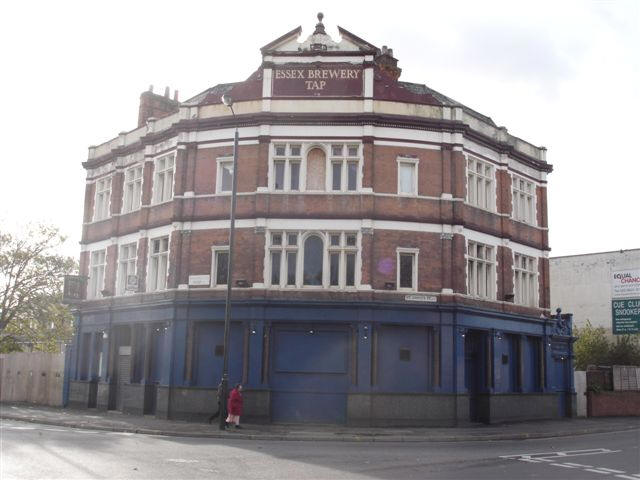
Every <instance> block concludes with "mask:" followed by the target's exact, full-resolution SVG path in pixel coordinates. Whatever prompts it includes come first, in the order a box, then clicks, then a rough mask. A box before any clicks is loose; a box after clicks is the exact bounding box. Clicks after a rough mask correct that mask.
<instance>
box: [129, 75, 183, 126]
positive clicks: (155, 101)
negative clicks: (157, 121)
mask: <svg viewBox="0 0 640 480" xmlns="http://www.w3.org/2000/svg"><path fill="white" fill-rule="evenodd" d="M169 93H170V89H169V87H166V88H165V90H164V95H158V94H156V93H153V85H149V90H147V91H146V92H142V94H141V95H140V107H139V108H138V128H139V127H142V126H144V125H146V124H147V119H149V118H151V117H155V118H162V117H165V116H167V115H170V114H172V113H175V112H177V111H178V107H179V106H180V102H179V101H178V90H176V91H175V92H174V94H173V100H172V99H171V97H170V96H169Z"/></svg>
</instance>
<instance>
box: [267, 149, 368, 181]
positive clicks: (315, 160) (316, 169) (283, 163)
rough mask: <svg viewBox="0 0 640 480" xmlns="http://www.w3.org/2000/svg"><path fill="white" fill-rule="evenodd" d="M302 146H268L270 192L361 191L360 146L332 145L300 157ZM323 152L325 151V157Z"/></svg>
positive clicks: (311, 150)
mask: <svg viewBox="0 0 640 480" xmlns="http://www.w3.org/2000/svg"><path fill="white" fill-rule="evenodd" d="M304 147H305V144H300V143H275V144H273V145H272V161H271V164H270V176H269V178H270V184H269V187H270V189H271V190H274V191H282V192H295V191H331V192H356V191H358V190H360V188H361V182H362V181H361V178H360V177H361V165H362V162H361V158H362V153H361V146H360V144H357V143H332V144H330V145H324V146H323V147H320V146H318V145H314V146H313V148H311V149H310V150H308V151H307V152H306V157H304V156H303V151H304ZM326 152H329V154H328V155H326Z"/></svg>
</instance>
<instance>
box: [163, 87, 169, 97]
mask: <svg viewBox="0 0 640 480" xmlns="http://www.w3.org/2000/svg"><path fill="white" fill-rule="evenodd" d="M164 98H169V87H164Z"/></svg>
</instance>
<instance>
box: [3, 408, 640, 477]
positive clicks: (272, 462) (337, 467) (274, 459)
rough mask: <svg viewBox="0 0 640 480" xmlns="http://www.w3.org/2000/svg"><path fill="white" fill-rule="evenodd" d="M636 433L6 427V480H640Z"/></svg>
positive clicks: (20, 424)
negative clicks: (315, 435)
mask: <svg viewBox="0 0 640 480" xmlns="http://www.w3.org/2000/svg"><path fill="white" fill-rule="evenodd" d="M639 444H640V430H634V431H626V432H621V433H607V434H596V435H581V436H576V437H563V438H557V439H538V440H524V441H500V442H459V443H410V442H407V443H377V442H376V443H353V442H344V443H342V442H310V441H304V442H282V441H250V440H227V439H202V438H185V437H162V436H153V435H139V434H132V433H116V432H100V431H93V430H81V429H70V428H62V427H51V426H47V425H39V424H33V423H23V422H18V421H12V420H6V421H5V420H3V421H1V422H0V478H1V479H2V480H10V479H39V478H47V479H48V478H51V479H53V478H56V479H58V478H60V479H80V478H81V479H89V478H90V479H94V478H95V479H102V478H131V479H165V478H167V479H169V478H170V479H178V478H185V479H186V478H188V479H195V478H209V479H211V478H214V479H217V478H220V479H236V478H237V479H289V478H290V479H312V478H313V479H325V478H326V479H333V478H349V479H393V480H400V479H414V478H415V479H518V480H521V479H527V478H536V479H541V478H544V479H563V480H564V479H587V480H589V479H601V478H610V479H612V480H620V479H622V480H640V450H639Z"/></svg>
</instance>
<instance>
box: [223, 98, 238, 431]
mask: <svg viewBox="0 0 640 480" xmlns="http://www.w3.org/2000/svg"><path fill="white" fill-rule="evenodd" d="M222 103H224V104H225V105H226V106H227V107H229V108H230V109H231V114H232V115H233V118H234V119H235V117H236V114H235V112H234V111H233V99H232V98H231V96H230V95H228V94H226V93H225V94H224V95H222ZM237 172H238V126H237V124H236V127H235V133H234V136H233V180H232V187H231V217H230V224H229V258H228V263H227V298H226V302H225V307H224V345H223V352H222V358H223V360H222V381H221V384H222V388H221V390H222V392H221V393H222V399H221V402H220V424H219V426H220V430H224V429H225V427H226V417H227V395H228V392H229V331H230V319H231V282H232V279H233V239H234V236H235V226H236V192H237V188H238V175H237Z"/></svg>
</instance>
